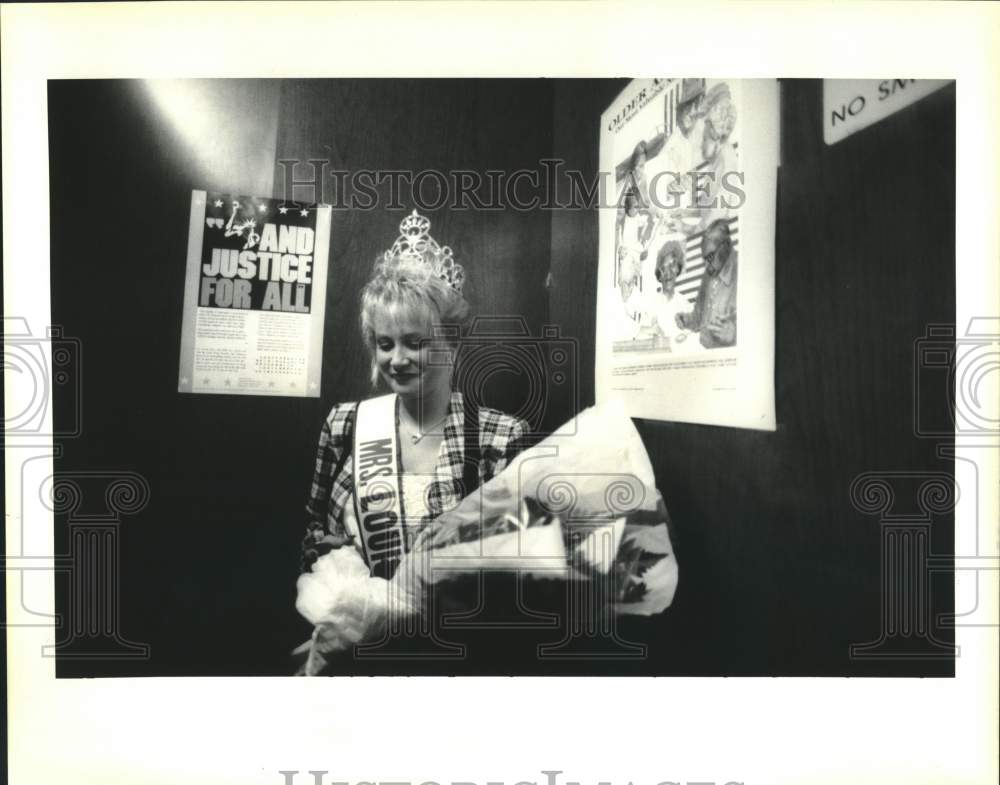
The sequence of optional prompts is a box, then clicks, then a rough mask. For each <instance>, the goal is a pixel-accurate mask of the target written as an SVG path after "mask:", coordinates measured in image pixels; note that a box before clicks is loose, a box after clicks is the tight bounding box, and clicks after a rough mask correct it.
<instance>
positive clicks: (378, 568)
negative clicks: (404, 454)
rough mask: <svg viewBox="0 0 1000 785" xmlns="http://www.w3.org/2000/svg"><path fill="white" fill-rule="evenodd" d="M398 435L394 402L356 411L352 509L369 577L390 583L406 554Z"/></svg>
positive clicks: (385, 399) (383, 399)
mask: <svg viewBox="0 0 1000 785" xmlns="http://www.w3.org/2000/svg"><path fill="white" fill-rule="evenodd" d="M396 437H397V434H396V396H395V395H394V394H390V395H383V396H380V397H378V398H372V399H370V400H367V401H362V402H361V403H360V404H359V405H358V414H357V422H356V424H355V427H354V505H355V512H356V513H357V516H358V529H359V530H360V533H361V547H362V550H363V551H364V555H365V561H367V562H368V567H369V568H370V570H371V574H372V576H374V577H378V578H386V579H388V578H391V577H392V576H393V573H395V572H396V567H397V566H399V561H400V559H402V558H403V554H404V552H405V551H406V539H405V533H404V531H403V489H402V484H401V483H402V477H401V475H402V458H401V455H400V450H399V443H398V441H397V438H396Z"/></svg>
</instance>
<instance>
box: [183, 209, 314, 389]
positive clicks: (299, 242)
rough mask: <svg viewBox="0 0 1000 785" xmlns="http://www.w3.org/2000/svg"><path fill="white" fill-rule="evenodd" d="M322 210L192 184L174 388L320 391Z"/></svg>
mask: <svg viewBox="0 0 1000 785" xmlns="http://www.w3.org/2000/svg"><path fill="white" fill-rule="evenodd" d="M329 245H330V208H329V207H328V206H322V205H320V206H313V207H308V206H304V205H299V204H292V203H288V204H286V203H284V202H279V201H278V200H276V199H265V198H254V197H246V196H234V195H231V194H222V193H212V192H205V191H193V192H192V194H191V221H190V225H189V229H188V256H187V274H186V277H185V282H184V321H183V326H182V328H181V361H180V374H179V379H178V385H177V389H178V390H179V391H180V392H187V393H223V394H231V395H286V396H297V397H310V398H318V397H319V394H320V375H321V370H322V364H323V316H324V307H325V303H326V271H327V253H328V250H329Z"/></svg>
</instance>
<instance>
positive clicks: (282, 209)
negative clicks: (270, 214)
mask: <svg viewBox="0 0 1000 785" xmlns="http://www.w3.org/2000/svg"><path fill="white" fill-rule="evenodd" d="M278 212H279V213H281V214H282V215H284V214H285V213H287V212H288V208H287V207H279V208H278Z"/></svg>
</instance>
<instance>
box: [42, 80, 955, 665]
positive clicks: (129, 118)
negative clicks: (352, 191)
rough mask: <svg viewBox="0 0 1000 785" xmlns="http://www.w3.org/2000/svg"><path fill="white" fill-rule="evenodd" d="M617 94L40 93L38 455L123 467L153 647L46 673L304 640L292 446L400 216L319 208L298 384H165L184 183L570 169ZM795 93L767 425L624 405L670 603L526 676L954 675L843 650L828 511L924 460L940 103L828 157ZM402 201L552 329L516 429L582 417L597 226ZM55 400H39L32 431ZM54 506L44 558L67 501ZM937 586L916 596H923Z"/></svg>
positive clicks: (851, 573)
mask: <svg viewBox="0 0 1000 785" xmlns="http://www.w3.org/2000/svg"><path fill="white" fill-rule="evenodd" d="M623 84H624V81H623V80H555V81H541V80H538V81H529V82H518V83H513V82H507V81H496V82H491V81H474V80H458V81H437V80H434V81H396V80H393V81H389V82H385V81H368V80H345V81H313V80H303V81H288V82H281V83H276V82H267V81H244V82H239V83H231V84H230V85H229V88H230V89H225V90H221V91H220V90H219V89H218V88H219V85H218V84H216V85H213V84H211V83H207V84H203V85H202V88H201V92H200V93H198V94H197V95H198V96H200V98H199V100H198V101H196V102H195V103H194V104H193V110H194V111H195V112H196V114H197V116H198V118H199V119H198V122H197V123H196V124H195V127H196V129H197V130H198V134H195V135H194V136H192V135H191V134H190V130H191V127H192V126H191V124H181V125H179V126H174V125H172V123H171V121H170V118H169V113H168V114H165V113H164V112H163V111H161V109H159V108H157V105H155V104H154V102H153V101H152V100H151V98H150V96H149V95H148V94H147V92H146V90H145V88H144V87H142V86H141V85H139V84H137V83H129V82H101V81H81V82H51V83H50V92H49V99H50V100H49V128H50V132H49V134H50V151H51V156H50V171H49V176H50V194H51V196H50V199H51V205H50V206H51V215H52V227H53V230H52V236H51V288H52V314H53V317H52V319H53V323H54V324H58V325H61V326H62V327H63V328H64V330H65V334H66V335H67V336H70V337H74V338H78V339H79V340H80V341H81V347H82V357H81V360H80V369H79V375H80V378H81V389H82V399H81V400H80V401H79V404H80V410H81V412H82V421H83V431H82V435H81V436H80V437H79V438H68V439H64V440H60V444H61V447H62V448H63V456H62V457H61V458H59V459H57V461H56V471H57V474H62V475H63V476H66V477H73V476H78V475H79V473H80V472H85V471H90V472H94V471H98V472H107V473H114V472H123V471H125V472H135V473H138V474H140V475H142V476H143V477H145V478H146V479H147V481H148V483H149V486H150V492H151V499H150V503H149V505H148V506H147V507H146V508H145V509H143V510H142V511H141V512H139V513H137V514H135V515H132V516H127V517H126V518H125V519H124V523H123V525H122V527H121V534H120V552H121V578H120V582H119V586H120V589H121V612H120V619H121V626H120V629H121V632H122V634H124V635H125V636H126V637H127V638H129V639H131V640H133V641H141V642H145V643H148V644H150V646H151V652H150V659H149V660H148V661H138V662H137V661H121V662H109V661H107V660H68V659H61V660H60V661H59V663H58V668H59V673H60V675H101V674H145V675H158V674H177V675H192V674H198V675H214V674H244V673H245V674H260V673H285V672H287V669H288V665H289V662H288V658H287V654H288V651H289V649H290V647H291V646H293V645H294V644H296V643H298V642H299V641H301V640H303V639H304V638H305V637H306V635H307V634H308V627H307V625H306V624H305V623H304V622H303V621H302V620H300V619H299V618H298V617H297V614H295V612H294V610H293V601H294V585H295V578H296V575H297V568H298V541H299V538H300V536H301V531H302V528H303V519H302V515H301V512H300V511H301V508H302V504H303V501H304V495H305V493H306V491H307V489H308V482H309V478H310V473H311V464H312V460H313V453H314V445H315V440H316V436H317V434H318V430H319V426H320V423H321V422H322V419H323V417H324V416H325V414H326V412H327V411H328V410H329V407H330V406H331V405H332V404H333V403H334V402H335V401H339V400H346V399H353V398H357V397H359V396H363V395H367V394H369V390H368V388H367V386H366V385H367V382H366V379H367V370H368V365H367V359H366V357H365V356H364V352H363V350H362V347H361V344H360V341H359V339H358V334H357V328H356V326H355V325H356V321H357V305H356V296H357V291H358V289H359V287H360V285H361V284H362V283H363V281H364V280H365V278H366V276H367V275H368V273H369V271H370V266H371V263H372V261H373V260H374V256H375V254H376V253H377V252H379V251H381V250H383V249H384V248H385V247H386V246H387V245H388V244H389V243H391V241H392V240H393V239H394V238H395V236H396V233H397V224H398V222H399V219H400V217H401V215H402V214H404V211H402V210H400V211H389V210H384V209H378V210H372V211H365V210H346V211H335V213H334V219H333V233H332V244H331V254H330V276H329V286H328V292H327V323H326V331H325V336H324V368H323V385H322V398H320V399H295V398H267V397H239V396H224V395H219V396H211V395H180V394H178V393H177V391H176V390H177V366H178V352H179V336H180V323H181V303H182V287H183V279H184V264H183V261H182V260H183V259H184V258H185V249H186V243H187V238H186V227H187V220H188V209H189V200H190V191H191V189H193V188H209V189H213V188H217V189H220V190H235V191H247V192H255V193H258V192H259V193H263V194H265V195H266V192H267V190H268V189H269V188H272V185H271V184H272V183H273V189H272V190H271V194H272V195H274V196H279V197H280V196H282V195H283V194H282V191H281V189H282V177H281V174H282V172H281V168H280V167H279V166H277V164H276V162H277V160H279V159H282V158H294V159H300V160H307V159H310V158H314V159H324V160H329V161H330V162H331V163H332V165H333V166H334V167H336V168H339V169H345V170H347V169H350V170H354V169H357V168H359V167H364V168H368V169H411V170H423V169H432V168H434V169H439V170H442V171H450V170H454V169H471V170H476V171H479V172H485V171H486V170H488V169H505V170H508V171H509V170H512V169H517V168H519V167H522V166H523V167H527V168H537V167H538V162H539V160H540V159H541V158H543V157H549V156H552V157H555V158H562V159H564V160H565V161H566V162H567V166H569V167H570V168H576V169H580V170H581V171H582V172H583V173H584V174H585V175H586V176H589V175H590V174H591V173H595V172H596V169H597V152H598V138H597V132H598V127H597V126H598V118H599V116H600V114H601V112H602V111H603V110H604V109H605V108H606V107H607V106H608V105H609V104H610V102H611V100H612V99H613V98H614V97H615V95H616V94H617V92H618V91H619V90H620V89H621V87H622V86H623ZM222 86H223V87H225V85H222ZM820 94H821V85H820V83H819V82H812V81H794V80H793V81H786V82H783V83H782V108H781V131H782V151H783V152H782V155H783V158H782V161H783V162H782V167H781V171H780V173H779V195H778V208H777V209H778V221H777V232H778V236H777V259H776V262H777V264H776V322H777V347H776V349H777V353H776V391H777V414H778V430H777V432H776V433H759V432H753V431H744V430H737V429H725V428H714V427H707V426H696V425H683V424H673V423H661V422H653V421H638V426H639V429H640V432H641V433H642V436H643V438H644V440H645V442H646V444H647V447H648V448H649V452H650V455H651V457H652V459H653V463H654V467H655V470H656V474H657V480H658V484H659V487H660V488H661V490H662V491H663V494H664V497H665V499H666V501H667V504H668V506H669V508H670V510H671V513H672V516H673V519H674V527H675V528H674V538H675V545H676V547H677V553H678V561H679V563H680V569H681V579H680V585H679V589H678V593H677V596H676V599H675V603H674V605H673V606H672V607H671V608H670V609H669V610H668V611H667V612H666V613H665V614H663V615H662V616H661V617H657V618H656V619H653V620H649V621H629V622H627V623H626V624H625V626H624V629H623V632H624V633H625V634H626V635H627V636H628V637H630V638H632V639H641V640H644V641H645V642H647V643H648V644H649V646H650V649H649V657H648V658H647V659H646V660H645V661H643V662H642V663H641V664H639V665H638V666H636V665H635V664H633V663H625V664H617V665H616V664H615V663H611V664H610V665H609V664H608V663H599V662H598V663H586V662H585V663H575V664H570V663H559V662H550V663H548V664H546V665H545V668H544V669H545V670H546V671H547V672H555V673H560V672H601V671H608V670H609V669H610V671H614V672H622V673H671V674H683V673H692V674H722V673H763V674H790V673H803V674H807V673H858V674H861V673H873V672H891V673H901V672H920V673H945V672H950V670H951V667H952V665H951V663H950V662H944V663H943V664H942V663H934V662H928V661H918V662H917V663H916V664H914V665H912V666H903V665H901V664H900V663H899V662H890V663H887V664H884V665H883V666H877V665H874V666H873V665H870V664H865V663H858V662H852V661H851V660H850V659H849V658H848V656H847V650H848V646H849V644H850V643H856V642H864V641H868V640H871V639H874V638H876V637H878V633H879V589H880V586H879V580H880V552H879V548H880V532H879V528H878V522H877V520H875V519H874V518H873V517H872V516H869V515H864V514H862V513H860V512H858V511H857V510H856V509H855V507H854V506H853V505H852V504H851V501H850V496H849V489H850V486H851V482H852V480H853V479H854V478H855V477H856V476H857V475H858V474H859V473H861V472H865V471H874V470H886V469H888V470H907V471H944V472H950V471H951V464H950V463H948V462H946V461H941V460H938V459H937V458H936V454H935V443H934V442H932V441H927V440H920V439H917V438H916V437H915V436H914V434H913V419H914V418H913V406H914V403H913V402H914V396H915V392H918V391H922V390H923V387H921V386H920V385H923V384H924V382H923V381H922V380H921V379H922V378H923V377H920V378H918V380H917V382H916V384H917V385H918V387H917V388H915V386H914V385H915V382H914V366H913V354H914V343H915V341H916V340H917V339H919V338H920V337H921V336H922V335H924V333H925V329H926V326H927V325H929V324H934V323H952V322H953V321H954V303H955V289H954V195H955V194H954V188H955V183H954V156H955V149H954V145H955V129H954V118H955V105H954V100H955V92H954V88H949V89H947V90H943V91H940V92H938V93H936V94H934V95H933V96H931V97H929V98H927V99H925V100H924V101H921V102H920V103H918V104H916V105H914V106H912V107H909V108H907V109H905V110H903V111H902V112H900V113H898V114H897V115H894V116H893V117H890V118H889V119H887V120H885V121H883V122H882V123H879V124H878V125H876V126H874V127H872V128H869V129H867V130H865V131H862V132H860V133H858V134H856V135H855V136H852V137H850V138H848V139H847V140H845V141H843V142H841V143H839V144H837V145H835V146H834V147H829V148H828V147H826V146H825V145H824V143H823V140H822V133H821V128H820V116H821V115H820V113H821V105H820ZM181 106H184V104H183V101H182V102H181ZM175 108H176V107H175ZM188 108H189V109H191V106H188ZM185 131H186V132H187V133H185ZM199 134H200V135H199ZM200 144H202V145H204V146H205V150H209V151H210V155H209V154H206V153H205V151H204V150H202V149H201V148H200V147H199V145H200ZM269 146H270V147H269ZM269 149H272V150H273V154H271V155H269V154H268V153H267V151H268V150H269ZM199 150H200V152H199ZM296 173H297V175H298V176H299V177H300V178H304V177H305V176H306V175H307V172H306V171H304V170H302V169H299V170H297V171H296ZM307 190H308V189H307ZM297 195H298V196H299V197H300V198H303V199H306V200H309V201H311V200H312V198H313V197H312V195H311V194H301V193H300V194H297ZM329 198H332V196H331V197H329ZM409 209H410V205H407V206H406V210H405V212H408V210H409ZM427 212H428V214H429V216H430V218H431V221H432V223H433V229H432V231H433V234H434V235H435V237H437V238H438V239H439V240H440V241H442V242H444V243H448V244H451V245H452V246H453V248H454V249H455V253H456V256H457V257H458V258H459V260H460V261H461V262H462V263H463V264H464V265H466V268H467V272H468V279H469V283H468V289H469V294H470V299H471V300H472V301H473V304H474V306H475V307H476V309H477V310H478V312H479V313H481V314H489V315H513V316H516V317H520V318H522V319H524V321H525V323H526V324H527V326H528V328H529V329H531V330H532V331H533V332H534V333H535V334H537V330H538V328H539V327H540V326H541V325H542V324H546V323H551V324H555V325H557V326H558V327H559V328H560V330H561V332H562V334H563V335H564V336H567V337H568V338H570V339H572V340H574V341H576V342H577V348H578V351H579V362H578V385H577V390H578V397H579V401H578V403H576V404H574V403H572V402H571V400H570V399H567V398H565V397H563V398H558V399H554V400H553V401H552V402H551V405H550V406H548V409H547V410H546V411H545V412H543V415H542V416H540V422H541V425H542V426H543V427H544V426H546V425H548V426H550V427H551V426H553V425H555V424H558V423H560V422H562V421H564V420H565V419H567V418H568V417H570V416H571V415H572V414H574V413H575V411H576V409H577V408H578V406H584V405H589V404H590V403H592V402H593V395H594V392H593V391H594V384H593V350H594V328H593V320H594V313H595V305H596V303H595V296H596V285H595V280H596V269H597V220H596V213H595V212H594V211H590V210H580V211H573V210H559V211H554V212H546V211H540V210H535V211H527V212H520V211H511V210H505V211H497V212H483V211H475V212H473V211H462V210H451V209H448V208H442V209H440V210H432V211H427ZM549 273H551V280H550V284H551V289H546V279H547V276H548V274H549ZM523 381H524V380H523V379H521V378H519V377H518V375H517V374H516V373H501V374H497V375H496V376H495V377H493V379H492V382H491V384H490V385H489V389H490V390H491V391H492V392H491V394H492V395H494V396H496V400H495V401H494V403H496V404H498V405H500V406H501V407H502V408H505V409H507V410H509V411H510V410H517V409H518V408H519V404H520V396H522V395H523ZM76 405H77V401H75V400H70V399H69V397H67V396H65V395H63V396H62V397H60V396H59V395H58V393H57V397H56V400H55V417H56V418H57V426H58V421H60V420H61V421H62V422H68V421H70V420H71V419H72V418H73V417H74V411H75V408H76ZM98 506H100V505H98ZM56 521H57V547H58V548H61V549H63V550H65V548H66V545H67V543H66V523H67V520H66V516H59V515H57V519H56ZM951 526H952V520H951V517H950V516H948V515H946V516H943V517H942V518H941V519H936V520H935V522H934V538H935V539H934V548H935V550H937V551H939V552H946V553H947V552H951V547H952V529H951ZM941 583H942V584H946V583H947V581H942V582H941ZM57 586H58V588H59V591H58V593H57V603H58V604H59V606H60V607H61V608H65V607H66V601H67V593H66V586H65V584H63V583H60V584H57ZM947 588H948V587H947V586H945V591H944V592H943V593H939V594H938V595H937V596H936V597H935V603H936V605H935V609H936V610H942V611H943V610H947V609H949V608H950V602H951V598H950V594H948V593H947ZM939 634H940V635H941V636H942V637H947V632H946V631H945V632H939ZM503 661H504V659H503V657H501V658H500V659H499V660H498V662H501V663H502V662H503ZM880 667H881V670H879V668H880ZM907 668H909V671H908V670H907Z"/></svg>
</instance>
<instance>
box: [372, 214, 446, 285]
mask: <svg viewBox="0 0 1000 785" xmlns="http://www.w3.org/2000/svg"><path fill="white" fill-rule="evenodd" d="M428 257H431V259H428ZM384 258H385V261H387V262H389V261H392V260H393V259H405V260H408V261H414V262H419V263H421V264H425V265H427V266H429V267H430V269H431V272H432V273H433V274H434V275H436V276H437V277H438V278H440V279H441V280H442V281H444V282H445V283H447V284H448V285H449V286H450V287H451V288H452V289H454V290H455V291H456V292H458V293H459V294H461V293H462V286H463V285H464V284H465V269H464V268H463V267H462V265H460V264H459V263H458V262H456V261H455V259H454V257H453V256H452V252H451V248H449V247H448V246H447V245H445V246H440V245H438V244H437V241H436V240H435V239H434V238H433V237H431V222H430V221H429V220H428V219H427V218H425V217H424V216H422V215H420V214H419V213H418V212H417V211H416V210H414V211H413V212H412V213H410V214H409V215H408V216H406V218H404V219H403V220H402V221H401V222H400V224H399V237H397V238H396V242H394V243H393V244H392V248H390V249H389V250H388V251H386V252H385V255H384Z"/></svg>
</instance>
